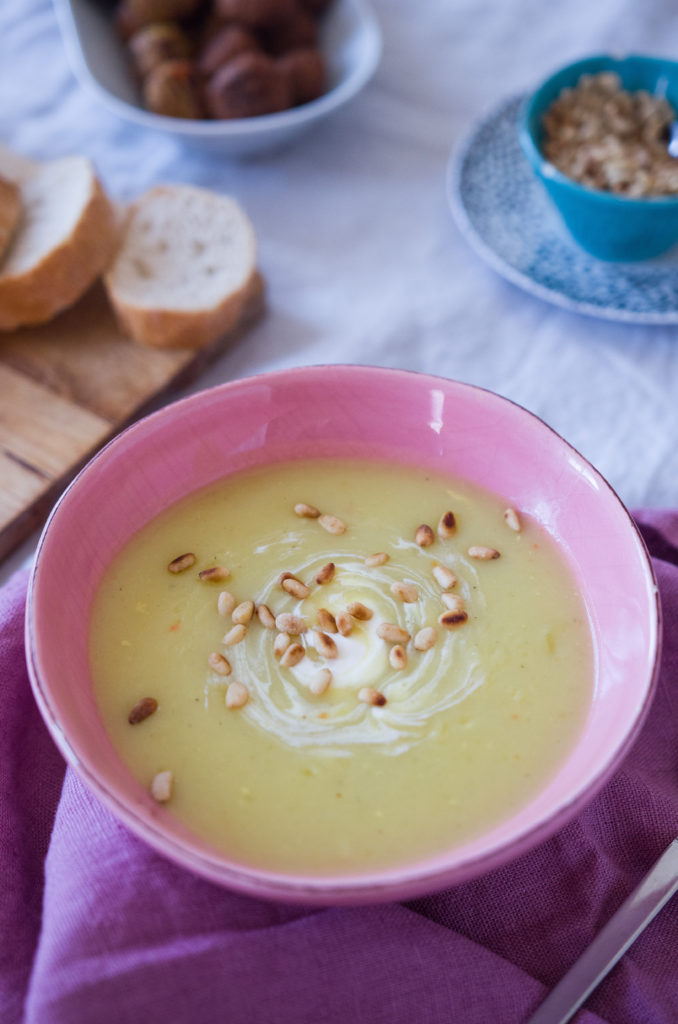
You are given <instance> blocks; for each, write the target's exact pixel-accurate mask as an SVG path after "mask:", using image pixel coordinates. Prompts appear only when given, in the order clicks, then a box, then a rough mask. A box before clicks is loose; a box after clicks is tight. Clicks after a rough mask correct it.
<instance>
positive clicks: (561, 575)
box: [90, 460, 593, 874]
mask: <svg viewBox="0 0 678 1024" xmlns="http://www.w3.org/2000/svg"><path fill="white" fill-rule="evenodd" d="M303 506H312V507H311V508H304V507H303ZM295 507H296V511H295ZM318 512H320V513H322V515H321V516H320V517H318V516H317V515H316V513H318ZM450 513H451V515H450ZM441 519H442V525H439V524H440V522H441ZM342 527H343V530H342ZM424 527H425V528H424ZM422 528H424V529H422ZM182 556H186V557H185V558H183V560H182ZM206 570H207V572H206ZM286 573H287V574H289V575H288V576H287V579H285V574H286ZM317 578H319V579H320V582H318V581H317ZM248 602H252V604H251V605H250V604H248ZM252 607H254V609H255V610H254V613H253V614H252V616H251V618H250V617H249V616H250V613H251V612H252ZM365 609H366V611H365ZM280 616H283V618H282V619H281V618H280ZM285 616H287V618H285ZM290 616H292V617H293V618H292V619H290V618H289V617H290ZM274 620H275V622H274ZM295 620H296V621H295ZM276 623H277V625H276ZM338 626H341V627H342V628H341V630H339V629H338V628H337V627H338ZM321 627H322V628H321ZM390 627H394V628H395V632H394V629H392V628H390ZM398 630H400V631H401V632H400V633H398V632H397V631H398ZM398 641H399V642H398ZM291 648H294V649H293V651H292V654H290V649H291ZM90 654H91V668H92V676H93V682H94V691H95V696H96V700H97V702H98V706H99V709H100V713H101V716H102V718H103V721H104V723H105V726H106V729H107V731H108V733H109V735H110V737H111V739H112V742H113V744H114V745H115V747H116V749H117V750H118V752H119V754H120V757H121V758H122V759H123V761H124V762H125V764H126V765H128V767H129V769H130V771H131V772H132V773H133V775H134V776H135V777H136V778H137V779H138V780H139V781H140V782H141V783H142V784H143V785H144V786H146V787H149V789H152V791H153V793H154V795H155V796H156V799H159V800H161V801H163V802H164V803H165V804H166V808H167V813H168V814H173V815H176V817H177V818H178V819H180V820H181V822H182V823H183V824H184V825H186V826H187V827H189V828H190V829H191V830H193V831H194V832H195V833H196V834H199V835H200V836H201V837H203V838H204V839H206V840H207V841H208V842H209V843H210V844H212V845H213V846H214V847H215V848H216V849H218V850H220V851H223V852H225V853H226V854H228V855H229V856H230V857H232V858H234V859H236V860H241V861H242V862H244V863H247V864H250V865H256V866H259V867H262V868H267V869H275V870H279V871H283V872H284V871H300V870H303V871H306V872H310V873H324V872H328V871H332V872H337V871H338V872H345V873H346V874H350V873H357V872H361V871H364V870H367V869H372V868H376V867H382V866H391V865H396V864H398V863H400V862H404V861H410V860H412V859H413V858H418V857H425V856H427V855H433V854H434V853H435V852H437V851H439V850H442V849H443V848H447V847H450V846H452V845H454V844H457V843H461V842H462V841H463V840H466V839H468V838H470V837H472V836H474V835H476V834H478V833H480V832H482V831H483V830H486V829H487V828H488V827H490V826H492V825H495V824H497V823H499V822H500V821H501V820H503V819H505V818H506V817H508V816H510V815H511V813H512V812H514V811H515V810H516V809H517V808H518V807H519V806H521V805H523V804H525V803H526V802H527V801H528V800H529V798H530V797H532V796H533V795H534V794H535V793H536V792H537V791H538V790H539V789H541V788H542V787H543V786H544V784H545V782H546V781H548V779H549V778H550V777H552V776H553V774H554V773H555V771H556V770H557V768H558V766H559V765H560V764H561V763H562V761H563V760H564V758H565V757H566V755H567V753H568V752H569V751H570V750H571V749H572V747H573V744H574V741H575V739H576V737H577V734H578V732H579V731H580V729H581V727H582V724H583V720H584V717H585V714H586V711H587V708H588V705H589V701H590V697H591V692H592V679H593V655H592V642H591V635H590V629H589V624H588V620H587V614H586V609H585V607H584V604H583V601H582V598H581V596H580V594H579V592H578V590H577V587H576V585H575V582H574V579H573V577H572V575H571V573H570V571H569V568H568V567H567V566H566V564H565V562H564V560H563V558H562V556H561V554H560V552H559V551H558V550H557V548H556V545H555V544H554V542H553V541H552V540H551V538H550V537H549V536H548V535H547V534H546V533H545V532H544V531H543V530H542V529H541V528H540V527H539V526H538V525H536V524H535V523H534V522H533V521H531V520H530V519H529V518H528V517H526V516H523V515H521V513H520V510H519V509H518V510H514V509H509V510H507V508H506V503H505V502H502V500H501V499H500V498H498V497H496V496H494V495H491V494H489V493H487V492H485V491H482V490H480V489H478V488H477V487H475V486H470V485H469V484H468V483H466V482H463V481H460V480H452V479H447V478H445V477H441V476H437V475H434V474H430V473H424V472H422V471H418V470H416V469H414V468H407V467H402V466H394V465H391V464H381V463H371V462H365V461H335V460H333V461H311V462H306V461H304V462H293V463H284V464H281V465H278V466H273V467H266V468H265V469H261V470H254V471H249V472H246V473H242V474H238V475H236V476H233V477H230V478H228V479H226V480H225V481H223V482H221V483H219V484H218V485H216V486H211V487H209V488H208V489H206V490H204V491H201V492H199V493H197V494H194V495H192V496H190V497H188V498H186V499H185V500H184V501H182V502H180V503H178V504H177V505H175V506H174V507H172V508H170V509H168V510H167V511H166V512H164V513H163V514H162V515H160V516H159V517H158V518H157V519H156V520H154V521H153V522H152V523H150V524H149V525H148V526H147V527H146V528H144V529H143V530H142V531H140V532H139V533H138V534H137V535H136V536H135V537H134V538H133V539H132V540H131V541H130V542H129V543H128V545H127V546H126V547H125V548H124V550H123V551H122V552H121V553H120V554H119V555H118V556H117V557H116V559H115V560H114V562H113V564H112V565H111V566H110V568H109V569H108V570H107V572H106V574H105V577H104V579H103V581H102V583H101V586H100V589H99V591H98V594H97V597H96V600H95V603H94V608H93V613H92V622H91V642H90ZM225 672H228V674H224V673H225ZM140 701H145V702H146V703H145V704H143V705H140V703H139V702H140ZM140 708H141V710H139V709H140ZM149 708H150V709H151V711H152V713H148V711H149ZM144 716H146V717H144ZM130 717H131V718H132V720H133V724H131V723H130ZM134 719H138V720H136V721H134Z"/></svg>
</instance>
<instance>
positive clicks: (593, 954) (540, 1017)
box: [527, 839, 678, 1024]
mask: <svg viewBox="0 0 678 1024" xmlns="http://www.w3.org/2000/svg"><path fill="white" fill-rule="evenodd" d="M676 890H678V839H674V840H673V842H672V843H671V845H670V846H669V847H668V849H666V850H665V851H664V853H663V854H662V855H661V857H660V858H659V860H658V861H657V862H656V863H655V865H654V867H652V868H651V869H650V871H649V873H648V874H647V875H646V876H645V878H644V879H643V881H642V882H641V883H640V885H639V886H638V888H637V889H635V890H634V891H633V892H632V893H631V895H630V896H629V898H628V899H627V900H626V901H625V902H624V903H622V905H621V907H620V908H619V910H618V911H617V912H616V914H614V915H613V916H612V917H611V918H610V920H609V921H608V922H607V924H606V925H605V927H604V928H603V929H602V931H601V932H599V934H598V935H597V936H596V937H595V939H594V940H593V942H592V943H591V945H590V946H589V947H588V949H586V950H585V952H584V953H582V955H581V956H580V957H579V959H578V960H577V961H576V962H575V964H574V965H573V966H572V967H571V968H570V970H569V971H568V972H567V974H566V975H565V977H564V978H563V979H562V980H561V981H559V982H558V984H557V985H556V987H555V988H554V989H553V991H552V992H551V993H550V995H548V996H547V997H546V999H545V1000H544V1002H543V1003H542V1004H541V1006H540V1007H539V1009H538V1010H537V1012H536V1013H535V1014H533V1016H532V1017H530V1019H529V1021H527V1024H566V1021H568V1020H570V1018H571V1017H572V1016H573V1015H574V1014H575V1013H576V1012H577V1010H578V1009H579V1007H580V1006H581V1005H582V1003H583V1002H584V1001H585V1000H586V999H588V997H589V996H590V995H591V993H592V992H593V990H594V988H596V986H597V985H598V984H599V983H600V982H601V981H602V980H603V978H604V977H605V975H606V974H607V973H608V972H609V971H610V970H612V968H613V967H614V965H615V964H616V963H617V961H618V960H620V959H621V957H622V956H623V955H624V953H625V952H626V950H627V949H628V948H629V946H630V945H631V943H632V942H635V940H636V939H637V938H638V936H639V935H640V933H641V932H642V930H643V929H644V928H645V927H646V926H647V925H648V924H649V923H650V921H652V919H653V918H654V917H655V916H656V915H657V914H658V913H659V911H660V910H661V909H662V907H663V906H664V904H665V903H667V902H668V901H669V900H670V899H671V897H672V896H673V894H674V893H675V892H676Z"/></svg>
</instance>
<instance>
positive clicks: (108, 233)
mask: <svg viewBox="0 0 678 1024" xmlns="http://www.w3.org/2000/svg"><path fill="white" fill-rule="evenodd" d="M20 189H21V203H22V218H21V221H20V224H19V226H18V229H17V230H16V231H15V233H14V237H13V239H12V242H11V244H10V246H9V249H8V250H7V253H6V254H5V258H4V260H3V262H2V263H1V264H0V330H10V329H12V328H15V327H22V326H24V325H26V324H39V323H43V322H45V321H46V320H51V319H52V317H54V316H55V315H56V314H57V313H59V312H60V311H61V310H62V309H66V308H67V307H68V306H70V305H72V304H73V303H74V302H75V301H76V299H78V298H79V297H80V296H81V295H82V294H83V292H85V291H86V289H87V288H88V287H89V285H90V284H92V282H93V281H94V280H95V279H96V278H97V277H99V275H100V274H101V273H102V271H103V270H104V268H105V266H106V264H107V263H108V261H109V259H110V258H111V256H112V254H113V251H114V249H115V245H116V241H117V230H118V229H117V218H116V213H115V210H114V208H113V206H112V205H111V203H110V202H109V200H108V199H107V197H106V196H105V194H104V192H103V190H102V188H101V185H100V184H99V182H98V181H97V178H96V175H95V173H94V168H93V167H92V164H91V163H90V161H89V160H87V159H86V158H85V157H81V156H73V157H64V158H62V159H60V160H52V161H49V162H47V163H44V164H39V165H38V166H37V168H36V170H35V172H34V173H33V174H31V175H29V176H28V177H26V178H25V179H24V180H22V181H21V182H20Z"/></svg>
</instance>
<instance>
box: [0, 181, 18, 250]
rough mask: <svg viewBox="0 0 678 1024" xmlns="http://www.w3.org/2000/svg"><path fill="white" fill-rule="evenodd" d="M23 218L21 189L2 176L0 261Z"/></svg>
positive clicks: (0, 191)
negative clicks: (21, 217) (20, 218)
mask: <svg viewBox="0 0 678 1024" xmlns="http://www.w3.org/2000/svg"><path fill="white" fill-rule="evenodd" d="M20 216H21V189H20V188H19V186H18V185H17V184H16V183H15V182H13V181H10V180H9V179H8V178H3V177H2V175H0V261H1V260H2V257H3V256H4V254H5V252H6V251H7V248H8V246H9V243H10V240H11V238H12V235H13V234H14V229H15V228H16V226H17V224H18V223H19V217H20Z"/></svg>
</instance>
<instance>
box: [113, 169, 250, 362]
mask: <svg viewBox="0 0 678 1024" xmlns="http://www.w3.org/2000/svg"><path fill="white" fill-rule="evenodd" d="M256 257H257V251H256V238H255V234H254V229H253V227H252V225H251V223H250V221H249V219H248V217H247V216H246V214H245V213H244V211H243V210H242V209H241V207H240V206H239V205H238V203H236V202H235V200H234V199H231V198H229V197H228V196H224V195H220V194H219V193H216V192H211V191H208V190H207V189H202V188H196V187H194V186H191V185H158V186H156V187H155V188H152V189H150V190H149V191H148V192H146V193H144V195H142V196H141V197H140V198H139V199H138V200H137V202H136V203H135V204H134V205H133V206H132V207H131V209H130V211H129V214H128V219H127V224H126V227H125V229H124V234H123V239H122V242H121V245H120V248H119V249H118V251H117V253H116V255H115V257H114V259H113V261H112V263H111V265H110V267H109V269H108V271H107V273H106V275H105V277H104V282H105V285H106V290H107V292H108V297H109V299H110V301H111V304H112V306H113V309H114V310H115V313H116V316H117V318H118V321H119V323H120V327H121V330H122V331H123V333H125V334H127V335H128V336H129V337H131V338H133V339H134V340H135V341H138V342H141V343H142V344H144V345H151V346H154V347H157V348H193V349H198V348H204V347H205V346H207V345H209V344H210V343H211V342H213V341H215V340H216V339H217V338H218V337H220V336H221V335H222V334H225V333H226V332H227V331H229V330H230V329H231V328H232V327H233V326H234V325H235V324H236V323H237V321H238V319H239V317H240V314H241V312H242V310H243V308H244V306H245V304H246V303H247V301H248V299H249V297H250V294H251V292H252V289H253V288H256V287H258V276H257V271H256Z"/></svg>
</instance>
